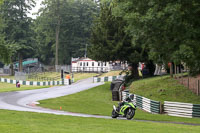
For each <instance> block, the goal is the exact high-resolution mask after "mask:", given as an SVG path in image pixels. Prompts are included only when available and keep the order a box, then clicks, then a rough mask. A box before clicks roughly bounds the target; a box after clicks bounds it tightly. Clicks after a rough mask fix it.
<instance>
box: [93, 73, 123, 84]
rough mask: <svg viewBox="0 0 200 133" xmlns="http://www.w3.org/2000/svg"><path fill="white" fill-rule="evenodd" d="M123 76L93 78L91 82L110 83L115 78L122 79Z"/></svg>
mask: <svg viewBox="0 0 200 133" xmlns="http://www.w3.org/2000/svg"><path fill="white" fill-rule="evenodd" d="M123 77H124V76H122V75H118V76H108V77H93V82H94V83H96V82H108V81H110V82H112V81H114V80H115V79H117V78H123Z"/></svg>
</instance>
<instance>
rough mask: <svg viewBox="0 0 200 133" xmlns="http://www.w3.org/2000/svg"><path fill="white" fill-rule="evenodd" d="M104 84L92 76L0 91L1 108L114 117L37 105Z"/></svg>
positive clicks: (106, 117)
mask: <svg viewBox="0 0 200 133" xmlns="http://www.w3.org/2000/svg"><path fill="white" fill-rule="evenodd" d="M102 84H103V83H92V78H89V79H86V80H82V81H79V82H78V83H75V84H72V85H69V86H57V87H51V88H43V89H37V90H26V91H16V92H6V93H0V109H7V110H16V111H29V112H39V113H49V114H57V115H70V116H79V117H94V118H104V119H112V118H111V117H109V116H99V115H89V114H81V113H72V112H67V111H60V110H52V109H47V108H42V107H39V106H36V104H37V101H40V100H44V99H49V98H56V97H60V96H65V95H70V94H73V93H77V92H80V91H83V90H87V89H90V88H93V87H95V86H99V85H102ZM119 119H121V120H125V119H124V118H119ZM134 120H135V121H141V122H156V123H172V124H184V125H197V126H199V125H200V124H190V123H181V122H163V121H149V120H136V119H134Z"/></svg>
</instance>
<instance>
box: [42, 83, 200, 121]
mask: <svg viewBox="0 0 200 133" xmlns="http://www.w3.org/2000/svg"><path fill="white" fill-rule="evenodd" d="M109 88H110V84H109V83H106V84H105V85H102V86H98V87H95V88H93V89H90V90H86V91H83V92H79V93H77V94H72V95H69V96H63V97H60V98H55V99H49V100H43V101H40V103H41V104H40V106H42V107H46V108H52V109H57V110H58V109H59V108H60V107H62V109H63V110H66V111H70V112H77V113H86V114H97V115H106V116H110V115H111V111H112V105H113V104H117V102H113V101H112V99H111V97H112V96H111V91H110V90H109ZM134 119H140V120H153V121H172V122H185V123H198V124H200V119H198V118H192V119H191V118H181V117H173V116H167V115H159V114H157V115H155V114H150V113H147V112H144V111H142V110H139V109H137V110H136V115H135V117H134Z"/></svg>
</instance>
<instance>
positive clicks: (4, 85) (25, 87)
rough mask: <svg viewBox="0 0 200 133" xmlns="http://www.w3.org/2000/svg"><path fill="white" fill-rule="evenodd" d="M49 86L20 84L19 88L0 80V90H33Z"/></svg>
mask: <svg viewBox="0 0 200 133" xmlns="http://www.w3.org/2000/svg"><path fill="white" fill-rule="evenodd" d="M49 87H50V86H28V85H21V87H20V88H17V87H16V86H15V84H8V83H2V82H0V92H9V91H21V90H33V89H40V88H49Z"/></svg>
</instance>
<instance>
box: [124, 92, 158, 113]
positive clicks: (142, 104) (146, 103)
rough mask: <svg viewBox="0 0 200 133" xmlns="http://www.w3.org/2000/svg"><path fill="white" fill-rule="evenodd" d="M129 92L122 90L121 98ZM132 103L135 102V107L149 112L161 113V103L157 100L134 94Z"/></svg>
mask: <svg viewBox="0 0 200 133" xmlns="http://www.w3.org/2000/svg"><path fill="white" fill-rule="evenodd" d="M129 94H130V93H128V92H126V91H123V92H122V99H123V100H124V99H125V98H126V97H128V95H129ZM133 101H134V103H136V105H137V107H138V108H140V109H142V110H145V111H147V112H150V113H156V114H159V113H161V103H160V102H159V101H154V100H151V99H148V98H145V97H142V96H139V95H135V94H134V99H133Z"/></svg>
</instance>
